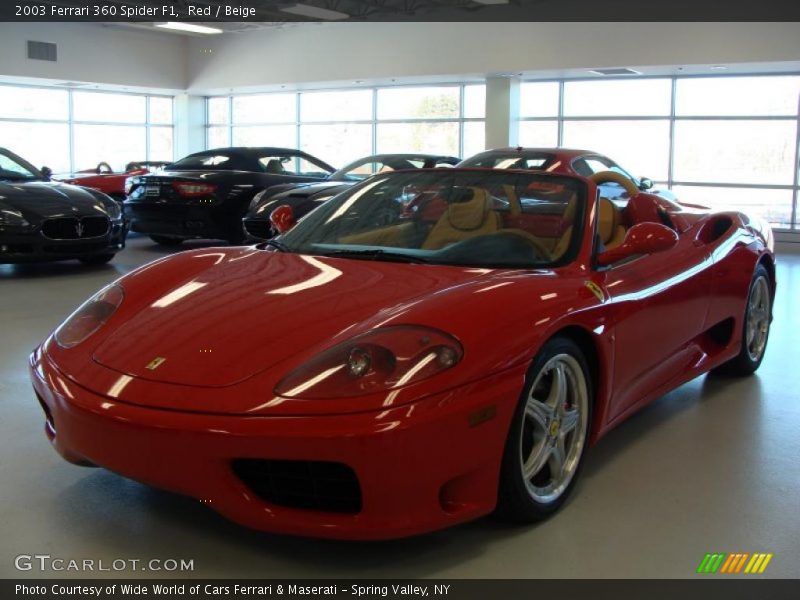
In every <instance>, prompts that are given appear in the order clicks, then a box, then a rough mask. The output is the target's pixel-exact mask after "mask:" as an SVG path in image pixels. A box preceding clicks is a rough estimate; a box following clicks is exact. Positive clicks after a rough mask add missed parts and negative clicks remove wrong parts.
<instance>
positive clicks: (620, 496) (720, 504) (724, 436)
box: [0, 238, 800, 578]
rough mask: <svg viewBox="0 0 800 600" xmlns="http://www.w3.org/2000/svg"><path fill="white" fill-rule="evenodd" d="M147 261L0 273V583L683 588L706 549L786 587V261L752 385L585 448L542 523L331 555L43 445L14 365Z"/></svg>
mask: <svg viewBox="0 0 800 600" xmlns="http://www.w3.org/2000/svg"><path fill="white" fill-rule="evenodd" d="M164 252H165V251H164V250H162V249H160V248H158V247H156V246H155V245H153V244H151V243H150V242H149V240H146V239H143V238H134V239H132V240H131V241H130V245H129V248H128V249H127V250H125V251H124V252H123V253H121V254H120V255H119V256H118V257H117V258H116V259H115V261H114V262H113V263H111V265H109V266H105V267H93V268H87V267H83V266H81V265H79V264H78V263H61V264H57V265H37V266H26V267H19V266H17V267H14V266H8V265H6V266H3V265H0V527H2V530H1V531H0V534H1V535H0V577H17V576H39V577H40V576H43V575H44V576H48V575H49V576H57V575H60V576H74V577H76V576H81V575H82V574H81V573H74V572H69V573H49V574H48V573H44V574H41V573H38V572H37V571H31V572H28V573H20V572H18V571H16V570H15V569H14V565H13V562H14V557H15V556H17V555H19V554H50V555H52V556H54V557H61V558H66V559H84V558H94V559H96V560H97V559H101V558H102V559H104V560H105V561H106V563H110V561H111V560H113V559H131V558H138V559H150V558H177V559H181V558H183V559H193V560H194V566H195V571H194V572H193V573H191V574H186V575H191V576H197V577H357V578H367V577H454V578H460V577H465V578H482V577H491V578H494V577H519V578H529V577H658V578H661V577H691V576H693V575H694V572H695V569H696V568H697V565H698V564H699V563H700V561H701V559H702V558H703V556H704V554H705V553H706V552H772V553H774V555H775V556H774V558H773V559H772V563H771V564H770V566H769V568H768V569H767V572H766V574H765V575H764V576H768V577H800V435H798V432H800V392H799V391H798V390H800V351H798V342H800V335H798V331H800V303H798V298H800V256H798V255H794V256H792V255H787V256H782V257H780V263H779V264H780V266H779V271H778V277H779V294H778V298H777V302H776V306H775V322H774V326H773V330H772V334H771V338H770V342H769V347H768V349H767V355H766V359H765V361H764V363H763V365H762V367H761V369H760V370H759V371H758V373H757V375H756V376H754V377H751V378H748V379H744V380H729V379H721V378H718V377H700V378H698V379H696V380H694V381H692V382H690V383H688V384H686V385H684V386H682V387H681V388H679V389H677V390H675V391H673V392H671V393H670V394H668V395H666V396H664V397H663V398H661V399H659V400H658V401H656V402H655V403H654V404H652V405H651V406H649V407H648V408H646V409H644V410H643V411H641V412H640V413H639V414H638V415H636V416H635V417H633V418H632V419H630V420H629V421H627V422H626V423H625V424H623V425H622V426H620V427H619V428H618V429H617V430H616V431H614V432H612V433H611V434H610V435H609V436H607V437H606V438H605V439H604V440H602V441H601V442H600V443H599V444H598V445H597V446H596V447H595V448H593V449H592V451H591V452H590V454H589V455H588V457H587V464H586V468H585V470H584V472H583V477H582V479H581V481H580V482H579V485H578V486H577V488H576V490H575V494H574V495H573V497H572V499H571V500H570V502H569V503H568V504H567V505H566V506H565V507H564V509H563V510H562V511H561V512H560V513H559V514H558V515H557V516H555V517H554V518H552V519H550V520H549V521H547V522H545V523H542V524H539V525H537V526H533V527H523V528H519V527H509V526H504V525H501V524H498V523H496V522H494V521H493V520H492V519H483V520H480V521H477V522H474V523H471V524H468V525H464V526H461V527H457V528H454V529H451V530H448V531H443V532H438V533H434V534H431V535H427V536H423V537H419V538H414V539H409V540H401V541H397V542H381V543H342V542H332V541H319V540H310V539H300V538H292V537H286V536H275V535H268V534H263V533H258V532H253V531H249V530H246V529H243V528H240V527H238V526H236V525H233V524H231V523H229V522H227V521H225V520H224V519H223V518H222V517H219V516H217V514H216V513H214V512H213V511H212V510H210V509H209V508H207V507H206V506H204V505H202V504H200V503H199V502H197V501H196V500H192V499H189V498H184V497H181V496H177V495H173V494H170V493H166V492H162V491H159V490H155V489H151V488H148V487H146V486H143V485H140V484H138V483H134V482H131V481H128V480H125V479H123V478H121V477H119V476H117V475H114V474H112V473H109V472H107V471H104V470H100V469H85V468H81V467H76V466H72V465H70V464H67V463H66V462H64V461H63V460H61V459H60V458H59V457H58V456H57V455H56V453H55V452H54V451H53V450H52V449H51V448H50V447H49V444H48V443H47V441H46V439H45V437H44V434H43V431H42V415H41V410H40V408H39V406H38V405H37V403H36V401H35V400H34V397H33V394H32V392H31V388H30V384H29V383H28V375H27V373H26V358H27V356H28V353H29V352H30V350H31V349H32V348H33V347H34V346H35V345H36V344H37V343H38V342H39V341H40V340H41V339H42V338H43V337H44V336H45V335H46V334H47V333H48V332H49V331H50V330H51V329H53V328H54V327H55V326H56V325H57V324H58V323H59V322H60V321H61V320H62V319H63V318H64V317H65V316H67V314H69V312H70V311H71V310H72V309H73V308H74V307H75V306H76V305H77V304H79V303H80V302H81V301H83V300H84V299H85V298H86V297H87V296H89V295H90V294H91V293H92V292H94V291H95V290H96V289H98V288H99V287H101V286H102V285H103V284H105V283H106V282H108V281H110V280H112V279H114V278H116V277H118V276H119V275H120V274H121V273H124V272H126V271H129V270H131V269H133V268H135V267H136V266H138V265H140V264H143V263H145V262H147V261H150V260H152V259H155V258H158V257H159V256H161V255H163V254H164ZM122 574H124V575H128V576H150V577H153V576H159V574H158V573H146V574H145V573H139V572H125V573H122ZM85 575H90V576H91V575H92V574H91V573H87V574H85ZM96 575H103V574H102V573H100V574H96Z"/></svg>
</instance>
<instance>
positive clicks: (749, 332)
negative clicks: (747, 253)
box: [717, 264, 772, 377]
mask: <svg viewBox="0 0 800 600" xmlns="http://www.w3.org/2000/svg"><path fill="white" fill-rule="evenodd" d="M771 321H772V285H771V280H770V277H769V273H768V272H767V269H766V268H765V267H764V265H762V264H759V265H758V266H757V267H756V270H755V272H754V273H753V279H752V281H751V282H750V291H749V293H748V295H747V306H746V307H745V311H744V319H743V323H742V346H741V348H740V349H739V354H738V355H737V356H736V357H735V358H733V359H732V360H729V361H728V362H726V363H725V364H723V365H722V366H721V367H719V368H718V369H717V371H719V372H721V373H724V374H726V375H735V376H740V377H745V376H747V375H752V374H753V373H754V372H755V371H756V369H758V367H759V366H761V361H763V360H764V352H766V349H767V340H768V339H769V328H770V322H771Z"/></svg>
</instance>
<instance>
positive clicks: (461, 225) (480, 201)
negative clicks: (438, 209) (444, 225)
mask: <svg viewBox="0 0 800 600" xmlns="http://www.w3.org/2000/svg"><path fill="white" fill-rule="evenodd" d="M468 190H470V191H471V192H472V197H471V198H468V199H466V200H463V201H454V202H451V203H450V204H449V205H448V207H447V220H448V221H450V224H451V225H452V226H453V227H455V228H456V229H460V230H461V231H471V230H473V229H478V228H479V227H480V226H481V225H483V222H484V221H485V220H486V214H487V213H488V212H489V196H488V194H487V193H486V190H484V189H482V188H477V187H470V188H468ZM465 195H466V194H465Z"/></svg>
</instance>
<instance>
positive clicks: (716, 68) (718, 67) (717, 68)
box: [711, 65, 728, 71]
mask: <svg viewBox="0 0 800 600" xmlns="http://www.w3.org/2000/svg"><path fill="white" fill-rule="evenodd" d="M711 70H712V71H727V70H728V67H726V66H725V65H712V66H711Z"/></svg>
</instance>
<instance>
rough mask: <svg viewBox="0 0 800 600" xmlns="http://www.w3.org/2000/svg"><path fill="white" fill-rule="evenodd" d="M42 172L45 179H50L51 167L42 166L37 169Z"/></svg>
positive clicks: (51, 175)
mask: <svg viewBox="0 0 800 600" xmlns="http://www.w3.org/2000/svg"><path fill="white" fill-rule="evenodd" d="M39 170H40V171H41V172H42V176H43V177H44V178H45V180H46V181H50V178H51V177H53V169H51V168H50V167H42V168H41V169H39Z"/></svg>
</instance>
